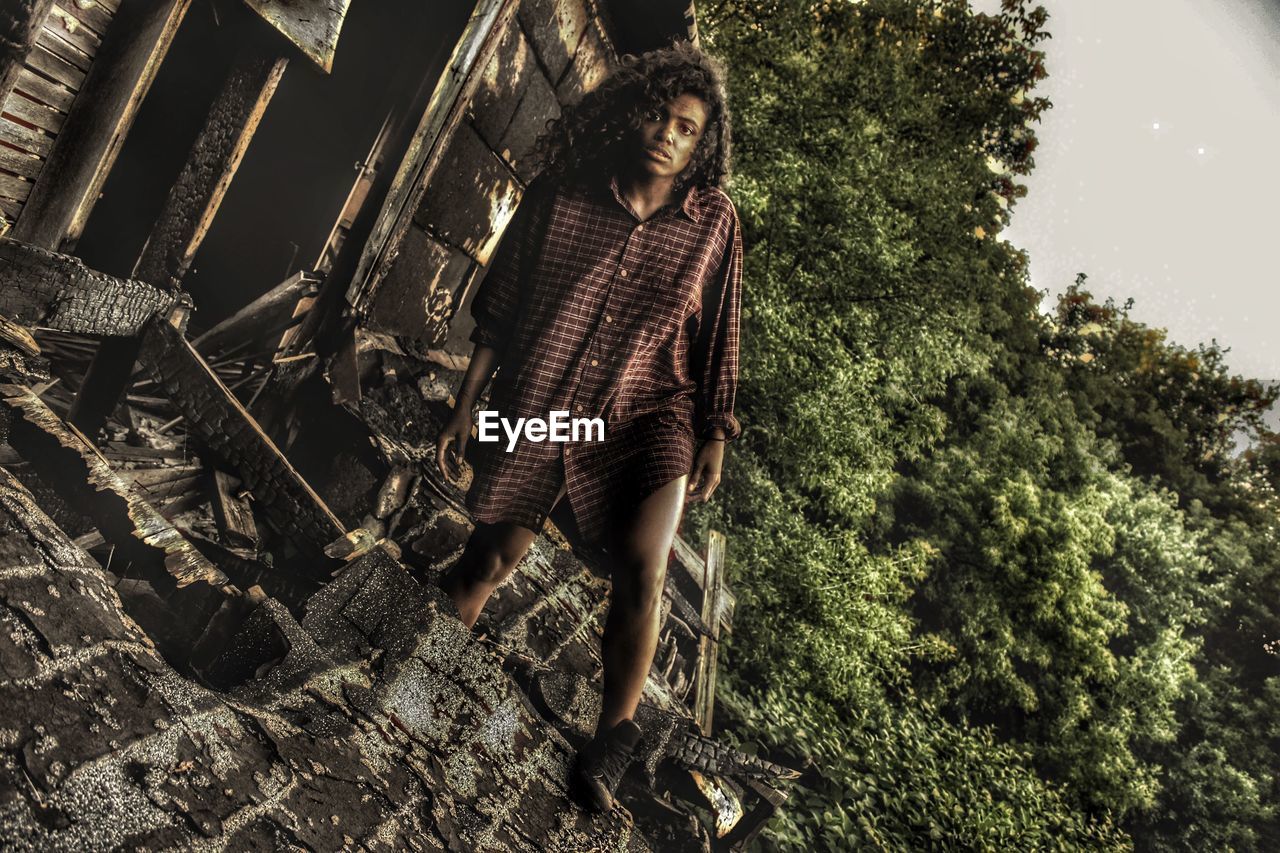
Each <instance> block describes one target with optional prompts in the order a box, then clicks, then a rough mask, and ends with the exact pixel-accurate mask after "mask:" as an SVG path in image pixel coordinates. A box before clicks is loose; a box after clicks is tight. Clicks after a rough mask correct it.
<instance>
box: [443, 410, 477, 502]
mask: <svg viewBox="0 0 1280 853" xmlns="http://www.w3.org/2000/svg"><path fill="white" fill-rule="evenodd" d="M469 438H471V406H470V405H466V404H464V403H463V402H462V401H459V403H458V405H456V406H454V407H453V414H451V415H450V416H449V420H448V421H446V422H445V425H444V426H443V427H441V428H440V434H439V435H438V436H436V465H437V466H439V468H440V473H441V474H443V475H444V478H445V480H446V481H447V482H450V483H452V482H455V481H456V480H458V478H460V477H461V476H462V457H463V454H464V453H465V452H466V450H467V439H469ZM450 444H453V445H454V447H453V451H452V455H453V471H452V473H451V472H450V471H449V468H448V467H447V466H446V463H445V458H446V456H447V455H448V454H447V453H446V451H448V450H449V445H450Z"/></svg>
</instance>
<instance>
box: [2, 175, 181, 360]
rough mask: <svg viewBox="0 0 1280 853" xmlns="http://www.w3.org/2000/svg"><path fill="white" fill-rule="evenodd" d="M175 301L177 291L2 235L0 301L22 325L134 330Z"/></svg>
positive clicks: (90, 331) (85, 331)
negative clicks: (166, 290)
mask: <svg viewBox="0 0 1280 853" xmlns="http://www.w3.org/2000/svg"><path fill="white" fill-rule="evenodd" d="M0 186H2V181H0ZM173 301H174V297H173V295H172V294H168V293H162V292H161V291H159V290H157V289H156V288H154V287H151V286H150V285H147V284H143V283H142V282H140V281H133V280H131V279H122V278H115V277H114V276H109V275H104V274H102V273H99V272H95V271H93V270H91V269H89V268H88V267H86V266H85V265H84V262H83V261H81V260H80V259H79V258H74V257H71V256H70V255H60V254H58V253H56V252H49V251H46V250H44V249H40V248H37V247H35V246H31V245H28V244H26V243H22V242H19V241H18V240H13V239H9V238H0V302H2V303H3V304H4V306H5V312H6V313H7V314H8V315H9V316H10V317H12V318H13V319H14V320H16V321H17V322H19V323H22V324H23V325H26V326H44V327H47V328H51V329H57V330H59V331H63V332H74V333H76V334H81V335H134V334H137V333H138V332H139V330H141V329H142V327H143V324H145V323H146V322H147V320H149V319H150V318H151V317H152V316H153V315H154V314H156V312H158V311H161V310H164V309H167V308H169V306H171V305H172V304H173Z"/></svg>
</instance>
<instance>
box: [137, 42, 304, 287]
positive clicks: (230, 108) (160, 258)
mask: <svg viewBox="0 0 1280 853" xmlns="http://www.w3.org/2000/svg"><path fill="white" fill-rule="evenodd" d="M287 64H288V60H287V59H285V58H283V57H280V56H277V55H275V54H274V53H273V52H271V51H269V50H264V49H263V48H261V47H259V46H257V45H250V46H247V47H246V48H244V49H243V50H242V52H241V53H240V54H239V56H238V57H237V58H236V61H235V63H234V64H233V65H232V67H231V71H230V72H229V73H228V75H227V79H226V80H225V81H224V82H223V84H222V88H221V90H219V92H218V95H217V97H216V98H214V101H213V105H212V106H211V107H210V109H209V115H208V117H207V118H206V119H205V124H204V127H203V128H202V129H201V131H200V134H199V136H197V137H196V141H195V144H194V145H192V147H191V152H190V153H189V154H188V155H187V162H186V164H185V165H184V166H183V167H182V172H181V173H180V174H179V175H178V180H177V182H176V183H175V184H174V185H173V188H172V189H171V190H170V191H169V197H168V198H167V199H166V200H165V204H164V207H163V208H161V210H160V216H159V218H158V219H157V220H156V224H155V226H154V227H153V228H152V231H151V236H150V237H149V238H148V239H147V245H146V248H144V249H143V250H142V257H141V258H139V259H138V264H137V266H136V267H135V269H134V274H135V277H136V278H140V279H142V280H143V281H147V282H150V283H152V284H155V285H158V286H161V287H177V286H179V285H180V284H181V283H182V278H183V276H185V275H186V273H187V270H188V269H190V267H191V261H192V259H194V258H195V254H196V250H198V249H199V248H200V244H201V243H202V242H203V241H204V238H205V235H206V234H207V233H208V232H209V226H210V225H211V224H213V217H214V215H215V214H216V213H217V212H218V207H219V206H220V205H221V204H222V199H223V197H224V196H225V195H226V192H227V189H228V187H230V186H231V179H232V178H233V177H235V173H236V169H238V168H239V166H240V160H241V158H243V157H244V152H245V150H246V149H248V147H249V141H250V140H251V139H253V134H254V131H256V130H257V129H258V123H259V122H260V121H262V116H263V114H264V113H265V112H266V109H267V104H268V103H269V102H270V101H271V96H272V95H274V94H275V91H276V87H277V86H278V85H279V83H280V78H281V76H283V75H284V69H285V65H287Z"/></svg>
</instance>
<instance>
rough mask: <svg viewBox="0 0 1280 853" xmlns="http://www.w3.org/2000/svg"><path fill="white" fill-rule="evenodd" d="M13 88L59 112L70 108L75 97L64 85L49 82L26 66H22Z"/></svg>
mask: <svg viewBox="0 0 1280 853" xmlns="http://www.w3.org/2000/svg"><path fill="white" fill-rule="evenodd" d="M14 88H16V89H17V90H18V91H20V92H23V93H25V94H27V95H29V96H31V97H32V98H35V99H36V100H38V101H40V102H41V103H44V104H47V105H48V106H50V107H53V108H54V109H55V110H57V111H58V112H60V113H65V112H67V111H68V110H70V109H71V102H72V101H74V100H75V99H76V93H75V92H73V91H71V90H70V89H68V88H67V87H66V86H63V85H61V84H60V83H51V82H49V81H48V80H46V79H45V78H43V77H41V76H40V75H39V74H36V73H35V72H34V71H31V70H30V69H27V68H24V69H23V70H22V73H21V74H20V75H18V82H17V83H16V84H15V85H14Z"/></svg>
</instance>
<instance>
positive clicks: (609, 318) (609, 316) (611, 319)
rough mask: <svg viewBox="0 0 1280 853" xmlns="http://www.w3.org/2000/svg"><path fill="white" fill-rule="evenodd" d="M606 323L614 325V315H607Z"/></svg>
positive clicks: (605, 317)
mask: <svg viewBox="0 0 1280 853" xmlns="http://www.w3.org/2000/svg"><path fill="white" fill-rule="evenodd" d="M604 321H605V322H606V323H612V322H613V315H612V314H605V315H604Z"/></svg>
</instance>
